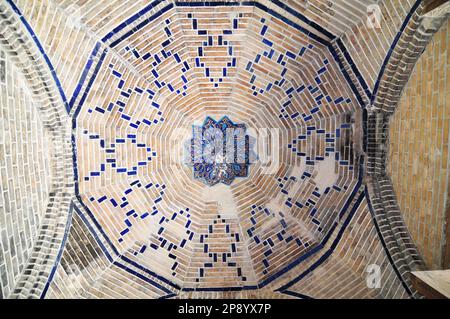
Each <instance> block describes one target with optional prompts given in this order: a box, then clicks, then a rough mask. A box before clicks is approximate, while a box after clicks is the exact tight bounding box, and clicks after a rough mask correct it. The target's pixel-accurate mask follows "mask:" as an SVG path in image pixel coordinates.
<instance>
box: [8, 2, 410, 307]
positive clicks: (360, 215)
mask: <svg viewBox="0 0 450 319" xmlns="http://www.w3.org/2000/svg"><path fill="white" fill-rule="evenodd" d="M8 1H9V0H8ZM19 2H20V1H19ZM409 2H410V1H408V5H409ZM55 3H57V4H55ZM55 3H53V2H52V3H50V4H49V5H48V10H45V12H44V11H42V7H41V5H36V8H38V9H37V10H38V11H37V12H39V11H40V12H41V13H42V15H43V16H45V17H47V18H46V19H42V21H41V22H38V21H37V20H36V18H35V16H36V13H37V12H34V11H33V10H34V9H30V8H27V6H26V4H24V3H22V2H20V5H19V7H21V8H22V9H23V11H24V15H26V18H27V19H30V20H32V21H33V23H32V27H30V28H29V29H30V30H32V29H33V28H36V34H37V36H38V37H39V36H41V35H42V34H43V33H44V34H45V32H50V31H45V30H54V31H52V32H59V29H60V27H57V26H53V23H55V24H56V25H58V24H60V25H66V27H67V29H68V30H70V32H71V35H74V38H75V35H77V40H74V41H78V43H79V52H80V55H79V56H78V57H75V58H74V59H72V60H73V61H68V60H71V59H70V58H69V55H70V54H71V53H68V54H67V56H65V55H64V54H61V53H55V52H60V51H58V50H61V49H59V47H58V45H57V43H56V42H55V45H52V39H53V38H52V37H51V36H49V37H46V36H44V37H42V38H43V41H44V42H45V41H46V40H44V39H48V40H49V41H50V44H49V43H47V42H45V50H47V51H48V52H51V53H49V55H50V56H51V57H52V59H54V60H59V63H58V65H57V67H56V71H55V72H54V74H57V75H58V76H60V77H61V82H62V83H63V85H62V86H63V88H64V91H65V92H66V94H68V93H72V92H73V93H72V94H71V95H70V96H69V95H68V99H67V102H68V108H69V109H70V116H71V118H72V123H71V125H72V134H73V135H72V143H73V166H74V173H75V193H76V198H74V201H73V203H72V205H71V216H73V217H72V224H71V229H70V232H68V234H67V242H66V244H65V245H63V247H62V248H61V251H60V256H59V257H58V258H60V262H59V264H57V265H56V267H55V268H54V273H53V274H52V276H51V278H50V280H49V282H48V283H47V285H48V291H47V290H46V291H47V295H46V296H48V297H55V298H56V297H61V298H67V297H72V298H73V297H83V298H108V297H110V298H114V297H116V298H117V297H129V296H136V297H139V298H172V297H182V296H189V297H206V298H215V297H223V296H226V297H236V296H241V297H255V296H269V297H293V298H324V297H339V296H347V297H363V298H379V297H382V298H386V297H395V298H399V297H407V296H408V290H407V289H405V288H404V283H403V282H402V279H401V278H400V277H399V276H397V274H396V268H395V267H396V266H395V265H394V264H393V263H392V261H391V259H390V256H389V252H388V250H387V249H386V247H385V246H383V241H382V236H381V235H380V233H381V231H380V229H379V227H378V225H377V224H376V220H375V219H373V218H372V217H373V216H372V211H371V208H370V205H369V203H368V201H367V196H366V192H364V186H363V176H364V168H365V161H366V159H365V154H364V152H363V151H364V147H365V145H364V142H363V141H362V139H363V138H364V134H365V122H364V114H365V113H364V112H365V110H364V108H365V107H366V103H367V101H368V99H370V97H371V96H370V95H371V92H370V91H371V89H372V87H370V88H369V87H368V85H367V84H365V78H364V77H363V76H362V75H361V73H359V70H358V67H357V66H356V65H355V63H354V62H353V60H352V57H351V56H350V55H349V54H348V52H347V51H346V45H349V37H348V34H349V33H350V32H349V30H351V29H350V26H348V27H347V26H345V25H344V24H342V21H343V20H339V17H337V16H335V13H336V11H334V10H336V8H337V2H334V1H330V2H329V3H326V2H325V1H322V0H313V1H312V2H311V3H312V4H313V7H314V8H319V9H320V10H322V11H327V12H329V13H330V14H321V16H323V18H322V19H318V18H317V15H316V14H314V13H313V10H308V9H307V8H306V7H305V5H304V4H303V3H298V2H295V1H285V0H282V1H266V0H258V1H254V2H247V1H235V2H233V1H231V2H229V1H227V2H221V1H214V0H212V1H210V2H196V1H190V0H187V1H184V2H179V1H166V0H156V1H154V2H151V3H148V2H141V1H136V2H133V3H125V4H124V3H122V4H120V5H119V3H118V2H115V0H112V1H111V3H110V4H109V6H106V5H104V3H100V4H93V3H91V4H85V3H82V2H76V3H74V4H69V3H67V2H64V1H57V2H55ZM395 3H397V2H395ZM345 5H346V4H339V6H345ZM88 6H90V7H88ZM103 6H104V8H103ZM33 8H34V6H33ZM39 8H40V9H39ZM77 8H79V10H80V12H83V13H82V14H81V15H82V16H83V19H82V20H80V21H74V20H73V19H74V18H73V15H72V14H71V12H72V11H73V12H75V11H77V10H78V9H77ZM106 8H108V10H106ZM117 8H120V10H119V9H117ZM346 8H347V9H346V10H344V11H349V12H351V14H349V16H347V17H346V19H347V18H349V17H350V20H351V19H355V23H357V22H356V19H357V18H358V19H359V16H361V12H363V11H364V10H365V7H364V6H362V5H361V3H359V2H357V1H354V2H351V3H350V4H349V5H348V7H346ZM105 10H106V11H108V18H106V15H105V12H106V11H105ZM320 10H319V11H320ZM120 11H121V12H120ZM344 11H342V12H344ZM342 12H338V13H339V14H338V15H339V16H340V15H341V14H342ZM332 13H333V14H332ZM63 14H67V15H68V16H69V17H68V19H67V21H68V22H66V21H64V19H63V18H62V17H64V16H63ZM52 17H53V18H54V17H59V18H58V19H53V18H52ZM23 20H25V18H24V19H23ZM41 25H45V26H47V27H46V28H41ZM80 25H82V27H81V28H79V26H80ZM352 25H353V24H352ZM388 30H389V31H390V32H391V31H392V30H390V29H388ZM394 30H396V28H394ZM84 33H86V34H85V35H84ZM49 34H50V33H49ZM55 34H57V33H55ZM58 34H59V33H58ZM79 34H83V36H80V37H81V39H79V40H78V35H79ZM342 35H344V40H345V41H344V42H342V41H341V40H340V38H339V37H341V36H342ZM357 36H358V37H359V35H357ZM389 36H391V34H390V33H389ZM60 40H61V43H64V41H65V40H64V39H60ZM53 41H56V40H55V39H53ZM351 45H352V48H351V50H355V46H356V45H355V43H351ZM55 50H56V51H55ZM42 51H44V50H42ZM68 51H74V50H68ZM58 56H60V57H61V58H60V59H57V58H55V57H58ZM380 56H382V54H381V53H380ZM46 57H47V56H46V55H45V58H46ZM0 58H1V57H0ZM376 60H377V61H379V60H380V58H379V57H377V59H376ZM357 63H358V66H359V67H361V59H358V62H357ZM368 68H373V66H372V65H368V66H367V68H366V67H364V73H363V74H364V75H365V77H367V76H368V74H370V75H371V79H370V80H373V75H374V74H376V72H367V71H368ZM69 70H70V71H69ZM369 71H370V70H369ZM372 71H373V70H372ZM68 74H72V77H73V78H69V75H68ZM58 83H59V82H58ZM58 87H60V86H59V85H58ZM61 90H62V89H61ZM205 118H206V121H205ZM235 123H238V124H235ZM222 124H224V126H223V127H222V126H221V125H222ZM208 125H209V126H212V127H216V128H217V127H218V128H219V130H220V131H221V132H222V134H223V133H224V130H225V131H226V128H230V127H232V128H241V129H243V130H244V133H245V135H244V136H245V139H243V140H244V143H241V144H242V145H240V144H239V143H236V145H233V147H232V148H230V149H226V155H228V153H230V154H233V155H235V153H239V152H237V151H238V149H239V148H240V147H241V148H243V149H244V152H243V153H244V156H243V157H244V161H243V162H244V163H241V162H242V161H238V159H237V158H236V156H233V161H232V163H231V165H230V164H229V163H228V162H227V163H226V167H225V166H223V162H222V161H221V160H220V159H218V158H215V160H213V161H212V163H206V164H205V163H202V165H203V166H204V167H202V169H200V170H198V169H195V165H196V164H195V163H194V165H193V166H194V167H190V165H186V164H191V166H192V164H193V163H192V162H194V161H193V159H195V158H196V157H198V156H202V157H203V155H205V153H208V151H209V149H208V147H206V148H207V150H205V144H208V143H205V141H204V138H202V139H201V141H200V143H199V145H200V146H201V147H198V148H195V147H194V148H190V150H191V151H193V153H190V154H188V155H191V156H190V157H189V156H188V161H187V162H189V160H190V162H189V163H186V161H185V158H183V156H182V155H181V154H183V151H184V150H185V148H186V143H185V142H186V141H188V142H193V141H196V136H195V128H201V129H204V128H205V126H208ZM193 129H194V130H193ZM266 133H268V135H267V134H266ZM223 135H224V136H226V134H223ZM241 142H242V141H241ZM226 144H227V143H224V145H226ZM242 146H243V147H242ZM228 151H230V152H228ZM256 154H257V156H256ZM225 157H226V156H225ZM236 162H238V166H239V167H237V166H236ZM71 164H72V163H71ZM250 164H251V166H250ZM233 165H234V166H233ZM219 168H220V172H221V173H220V174H209V175H205V174H202V172H203V171H208V170H211V171H215V169H219ZM217 171H218V170H217ZM223 172H226V173H227V174H223ZM235 177H245V178H235ZM0 248H2V247H0ZM0 251H1V249H0ZM370 264H377V265H381V267H382V286H381V288H380V289H378V290H377V289H371V288H369V287H367V285H366V277H365V276H366V267H367V266H368V265H370ZM1 267H4V263H3V262H2V259H0V269H2V268H1ZM2 273H3V271H2ZM330 274H336V276H335V277H333V278H331V277H330ZM350 283H352V285H350ZM353 283H354V285H353Z"/></svg>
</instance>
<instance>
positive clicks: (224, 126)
mask: <svg viewBox="0 0 450 319" xmlns="http://www.w3.org/2000/svg"><path fill="white" fill-rule="evenodd" d="M192 134H193V137H192V139H191V140H190V141H189V143H187V151H188V154H189V155H188V156H187V163H188V165H190V166H192V167H193V168H194V178H196V179H199V180H202V181H203V182H204V183H205V184H206V185H208V186H213V185H215V184H217V183H220V182H222V183H224V184H226V185H230V184H231V183H232V182H233V180H234V178H235V177H246V176H247V175H248V169H249V165H250V164H251V162H252V161H253V160H254V158H255V156H254V154H253V152H252V146H253V144H254V143H253V138H251V137H250V136H249V135H247V134H246V127H245V125H244V124H235V123H233V122H232V121H231V120H230V119H229V118H228V117H226V116H225V117H223V118H222V119H221V120H220V121H218V122H217V121H215V120H214V119H212V118H211V117H207V118H206V120H205V122H204V123H203V125H201V126H196V125H194V126H193V127H192Z"/></svg>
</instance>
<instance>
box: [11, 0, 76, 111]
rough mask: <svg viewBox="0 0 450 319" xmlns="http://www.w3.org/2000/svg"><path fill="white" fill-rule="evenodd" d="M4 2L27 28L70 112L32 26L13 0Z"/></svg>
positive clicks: (55, 75)
mask: <svg viewBox="0 0 450 319" xmlns="http://www.w3.org/2000/svg"><path fill="white" fill-rule="evenodd" d="M6 2H7V3H8V4H9V5H10V6H11V8H12V9H13V11H14V12H15V13H16V14H17V15H18V16H19V19H20V21H22V23H23V25H24V26H25V28H26V29H27V30H28V33H29V34H30V36H31V38H32V39H33V41H34V43H35V44H36V46H37V47H38V49H39V51H40V52H41V54H42V57H43V58H44V60H45V63H46V64H47V66H48V68H49V69H50V73H51V74H52V77H53V80H54V81H55V84H56V87H57V88H58V91H59V94H60V95H61V99H62V101H63V103H64V106H65V109H66V112H67V113H69V112H70V107H69V104H68V103H67V98H66V94H65V93H64V90H63V88H62V86H61V82H60V81H59V78H58V75H57V74H56V71H55V68H54V67H53V64H52V62H51V61H50V58H49V57H48V56H47V54H46V53H45V50H44V48H43V47H42V45H41V42H40V41H39V38H38V37H37V35H36V33H34V31H33V28H32V27H31V26H30V24H29V23H28V21H27V20H26V19H25V17H24V16H23V14H22V12H21V11H20V10H19V8H18V7H17V6H16V5H15V3H14V1H13V0H6Z"/></svg>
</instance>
